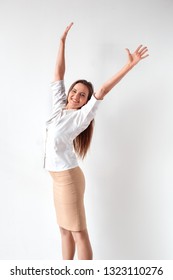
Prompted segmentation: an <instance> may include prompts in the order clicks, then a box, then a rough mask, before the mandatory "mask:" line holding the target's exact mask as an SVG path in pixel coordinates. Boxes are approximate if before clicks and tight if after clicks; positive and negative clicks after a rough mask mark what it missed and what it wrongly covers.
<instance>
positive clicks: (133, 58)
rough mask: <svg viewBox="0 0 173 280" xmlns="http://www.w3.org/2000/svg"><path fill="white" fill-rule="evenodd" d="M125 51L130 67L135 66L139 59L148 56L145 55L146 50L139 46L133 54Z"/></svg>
mask: <svg viewBox="0 0 173 280" xmlns="http://www.w3.org/2000/svg"><path fill="white" fill-rule="evenodd" d="M126 51H127V53H128V63H129V64H130V66H131V67H133V66H135V65H136V64H137V63H138V62H139V61H140V60H141V59H144V58H146V57H147V56H149V54H147V52H148V48H147V47H143V46H142V45H140V46H139V47H138V48H137V49H136V50H135V52H134V53H130V51H129V49H126Z"/></svg>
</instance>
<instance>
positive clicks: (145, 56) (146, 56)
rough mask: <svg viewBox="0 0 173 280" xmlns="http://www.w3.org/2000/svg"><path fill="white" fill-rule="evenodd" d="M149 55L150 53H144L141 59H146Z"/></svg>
mask: <svg viewBox="0 0 173 280" xmlns="http://www.w3.org/2000/svg"><path fill="white" fill-rule="evenodd" d="M147 56H149V54H146V55H144V56H141V59H144V58H146V57H147Z"/></svg>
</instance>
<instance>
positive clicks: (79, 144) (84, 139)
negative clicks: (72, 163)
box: [67, 80, 94, 159]
mask: <svg viewBox="0 0 173 280" xmlns="http://www.w3.org/2000/svg"><path fill="white" fill-rule="evenodd" d="M78 83H81V84H84V85H85V86H87V88H88V90H89V94H88V100H90V99H91V96H92V95H93V92H94V88H93V85H92V83H90V82H88V81H86V80H77V81H75V82H74V83H73V84H72V85H71V86H70V88H69V91H68V95H69V93H70V91H71V90H72V89H73V87H74V86H75V85H76V84H78ZM67 100H68V97H67ZM88 100H87V102H88ZM67 102H68V101H67ZM93 129H94V120H92V121H91V122H90V124H89V126H88V127H87V128H86V129H85V130H84V131H82V132H81V133H80V134H79V135H78V136H77V137H76V138H75V139H74V140H73V145H74V149H75V152H76V153H77V155H78V156H79V157H80V158H82V159H83V158H84V157H85V156H86V153H87V151H88V149H89V147H90V144H91V139H92V135H93Z"/></svg>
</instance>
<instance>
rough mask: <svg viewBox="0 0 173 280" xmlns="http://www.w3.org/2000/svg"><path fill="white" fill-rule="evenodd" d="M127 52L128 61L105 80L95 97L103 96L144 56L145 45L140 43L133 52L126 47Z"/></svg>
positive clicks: (145, 53) (145, 54) (146, 50)
mask: <svg viewBox="0 0 173 280" xmlns="http://www.w3.org/2000/svg"><path fill="white" fill-rule="evenodd" d="M126 51H127V53H128V62H127V64H126V65H125V66H124V67H123V68H122V69H121V70H120V71H119V72H118V73H117V74H115V75H114V76H113V77H112V78H110V79H109V80H107V81H106V82H105V83H104V84H103V85H102V86H101V87H100V89H99V90H98V91H97V92H96V94H95V97H96V98H97V99H103V98H104V96H105V95H106V94H107V93H108V92H109V91H110V90H111V89H112V88H113V87H114V86H115V85H116V84H117V83H118V82H119V81H120V80H121V79H122V78H123V77H124V76H125V75H126V74H127V73H128V72H129V71H130V70H131V69H132V68H133V67H134V66H135V65H136V64H137V63H138V62H139V61H140V60H142V59H144V58H146V57H147V56H148V55H149V54H147V52H148V49H147V47H143V46H142V45H140V46H139V47H138V48H137V49H136V50H135V52H134V53H130V51H129V49H126Z"/></svg>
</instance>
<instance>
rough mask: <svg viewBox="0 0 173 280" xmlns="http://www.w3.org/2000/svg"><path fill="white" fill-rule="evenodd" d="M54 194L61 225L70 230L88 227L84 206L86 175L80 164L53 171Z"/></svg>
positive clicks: (57, 215)
mask: <svg viewBox="0 0 173 280" xmlns="http://www.w3.org/2000/svg"><path fill="white" fill-rule="evenodd" d="M49 173H50V175H51V177H52V178H53V196H54V205H55V211H56V217H57V223H58V225H59V226H60V227H62V228H64V229H67V230H70V231H81V230H84V229H86V217H85V208H84V191H85V177H84V175H83V172H82V170H81V169H80V167H79V166H77V167H75V168H72V169H69V170H64V171H57V172H52V171H49Z"/></svg>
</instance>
